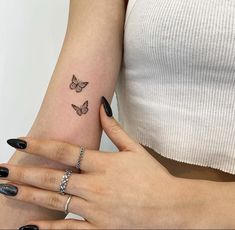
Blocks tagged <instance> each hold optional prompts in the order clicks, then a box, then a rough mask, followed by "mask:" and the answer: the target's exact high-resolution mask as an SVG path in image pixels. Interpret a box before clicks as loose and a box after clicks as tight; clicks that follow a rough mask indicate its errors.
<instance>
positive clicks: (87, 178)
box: [0, 164, 96, 199]
mask: <svg viewBox="0 0 235 230" xmlns="http://www.w3.org/2000/svg"><path fill="white" fill-rule="evenodd" d="M2 172H4V173H2ZM0 173H1V174H2V175H4V177H1V179H7V180H10V181H14V182H19V183H23V184H28V185H31V186H35V187H38V188H42V189H46V190H51V191H56V192H59V191H60V183H61V179H62V177H63V176H64V174H65V172H63V171H60V170H55V169H49V168H39V167H27V166H18V165H10V164H2V165H1V166H0ZM95 177H96V175H92V179H91V175H89V174H77V173H72V174H71V176H70V177H69V178H68V182H67V187H66V190H65V192H66V193H68V194H71V195H75V196H79V197H81V198H84V199H89V198H88V195H89V194H88V191H89V188H92V186H94V182H93V185H91V184H90V183H91V182H92V180H93V181H96V180H95V179H96V178H95Z"/></svg>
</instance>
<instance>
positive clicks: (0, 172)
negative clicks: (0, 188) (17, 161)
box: [0, 167, 9, 177]
mask: <svg viewBox="0 0 235 230" xmlns="http://www.w3.org/2000/svg"><path fill="white" fill-rule="evenodd" d="M8 174H9V170H8V168H5V167H0V177H8Z"/></svg>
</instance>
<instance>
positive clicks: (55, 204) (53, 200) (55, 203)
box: [46, 195, 61, 208]
mask: <svg viewBox="0 0 235 230" xmlns="http://www.w3.org/2000/svg"><path fill="white" fill-rule="evenodd" d="M60 204H61V201H60V199H59V198H58V197H57V196H53V195H50V196H48V197H47V200H46V205H47V206H48V207H50V208H59V207H60Z"/></svg>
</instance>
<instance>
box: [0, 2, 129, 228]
mask: <svg viewBox="0 0 235 230" xmlns="http://www.w3.org/2000/svg"><path fill="white" fill-rule="evenodd" d="M124 15H125V1H122V0H112V1H109V0H99V1H93V0H75V1H71V5H70V15H69V23H68V29H67V33H66V36H65V40H64V44H63V48H62V51H61V54H60V57H59V60H58V63H57V65H56V68H55V71H54V73H53V76H52V78H51V81H50V84H49V87H48V90H47V93H46V95H45V98H44V101H43V104H42V106H41V108H40V111H39V113H38V116H37V118H36V120H35V122H34V124H33V126H32V128H31V130H30V131H29V133H28V136H32V137H37V138H42V139H57V140H62V141H66V142H69V143H72V144H77V145H83V146H85V147H86V148H90V149H98V148H99V144H100V137H101V127H100V123H99V105H100V98H101V96H102V95H104V96H106V97H107V98H109V99H110V100H111V98H112V96H113V92H114V87H115V83H116V79H117V76H118V73H119V68H120V63H121V57H122V36H123V23H124ZM73 74H75V75H76V76H77V77H78V78H79V79H80V80H82V81H87V82H89V84H88V85H87V87H86V88H85V89H84V90H83V91H82V92H81V93H76V92H75V91H74V90H71V89H70V88H69V85H70V83H71V79H72V75H73ZM86 100H88V102H89V111H88V112H87V114H83V115H82V116H78V115H77V114H76V111H75V110H74V109H73V108H72V106H71V104H75V105H78V106H80V105H82V103H84V101H86ZM10 163H14V164H34V165H36V164H40V165H44V166H48V167H63V166H62V165H58V164H54V163H52V162H49V161H45V160H44V161H43V160H42V159H39V158H38V157H34V156H31V155H26V154H23V153H22V152H16V153H15V154H14V155H13V157H12V158H11V159H10ZM3 206H4V207H3ZM0 208H1V210H4V213H3V214H2V215H1V220H0V227H1V228H6V227H7V228H15V227H18V226H20V225H24V224H25V223H26V222H27V221H28V220H31V219H38V218H40V219H42V218H43V219H53V218H58V217H61V216H63V214H61V213H56V212H50V211H48V210H46V209H42V208H38V207H34V206H31V205H28V204H27V205H26V204H24V203H19V202H17V201H14V202H13V201H9V200H8V201H5V200H4V198H3V197H1V200H0ZM19 216H20V218H19Z"/></svg>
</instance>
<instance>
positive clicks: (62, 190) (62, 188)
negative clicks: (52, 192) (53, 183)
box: [59, 169, 72, 195]
mask: <svg viewBox="0 0 235 230" xmlns="http://www.w3.org/2000/svg"><path fill="white" fill-rule="evenodd" d="M71 174H72V171H71V170H70V169H66V170H65V173H64V175H63V177H62V179H61V182H60V191H59V193H60V194H62V195H64V194H65V190H66V187H67V184H68V181H69V177H70V176H71Z"/></svg>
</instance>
